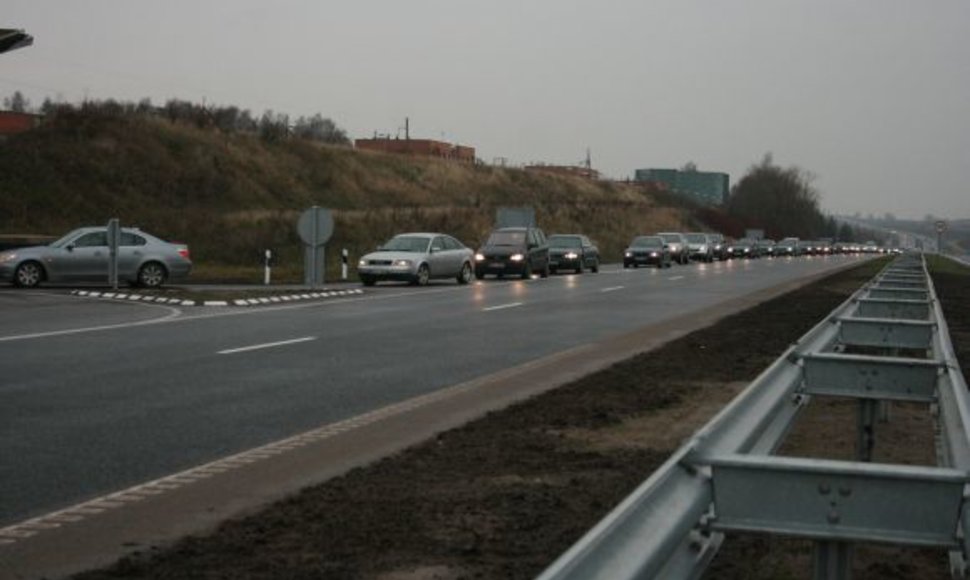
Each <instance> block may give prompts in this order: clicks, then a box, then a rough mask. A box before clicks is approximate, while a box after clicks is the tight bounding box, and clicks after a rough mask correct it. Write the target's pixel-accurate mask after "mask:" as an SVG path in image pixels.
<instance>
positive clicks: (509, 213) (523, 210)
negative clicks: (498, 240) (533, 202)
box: [495, 207, 536, 228]
mask: <svg viewBox="0 0 970 580" xmlns="http://www.w3.org/2000/svg"><path fill="white" fill-rule="evenodd" d="M495 225H496V226H497V227H500V228H509V227H531V226H535V225H536V211H535V209H533V208H531V207H500V208H498V209H497V210H495Z"/></svg>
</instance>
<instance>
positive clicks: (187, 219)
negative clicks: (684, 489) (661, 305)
mask: <svg viewBox="0 0 970 580" xmlns="http://www.w3.org/2000/svg"><path fill="white" fill-rule="evenodd" d="M311 205H319V206H322V207H329V208H332V209H333V210H335V211H334V217H335V222H336V227H335V232H334V237H333V238H332V240H331V242H330V244H328V254H330V255H331V256H332V257H336V256H337V255H338V252H339V250H340V248H348V249H349V250H350V253H351V256H358V255H360V254H361V253H363V252H366V251H369V250H370V249H372V248H373V247H375V246H376V245H377V244H379V243H380V242H381V241H382V240H384V239H386V238H387V237H388V236H390V235H392V234H393V233H395V232H399V231H409V230H410V231H413V230H433V231H445V232H449V233H452V234H454V235H455V236H457V237H458V238H460V239H462V240H463V241H464V242H465V243H466V244H468V245H470V246H475V245H477V244H478V243H479V242H480V241H481V240H482V238H483V237H484V236H485V235H486V234H487V232H488V230H489V228H490V227H491V225H492V221H493V217H494V215H495V208H496V207H499V206H504V205H517V206H518V205H531V206H533V207H535V208H536V213H537V217H538V221H539V223H540V225H541V226H542V227H544V228H545V229H546V231H547V232H554V231H583V232H585V233H587V234H589V235H591V236H592V237H593V238H594V239H596V240H598V242H599V243H600V245H601V246H602V249H603V251H604V252H605V254H606V255H607V257H608V258H610V259H614V260H615V259H618V257H619V252H620V251H622V248H623V247H624V246H625V245H626V243H627V242H628V241H629V239H630V238H631V237H632V236H634V235H636V234H640V233H646V232H651V231H656V230H658V229H683V228H685V227H687V226H688V225H689V224H688V223H687V222H689V217H688V216H689V210H688V209H685V208H678V207H670V206H669V205H668V206H666V207H665V206H664V205H663V204H662V203H661V202H658V200H657V198H656V197H654V196H653V195H651V194H650V193H648V192H645V191H643V190H642V189H639V188H636V187H633V186H626V185H622V184H613V183H607V182H590V181H586V180H583V179H578V178H571V177H560V176H553V175H545V174H537V173H532V172H526V171H523V170H519V169H504V168H494V167H487V166H467V165H461V164H457V163H453V162H447V161H441V160H436V159H420V158H408V157H402V156H394V155H383V154H375V153H369V152H361V151H355V150H353V149H349V148H343V147H332V146H326V145H320V144H316V143H311V142H307V141H302V140H298V139H290V140H286V141H283V142H279V143H267V142H264V141H262V140H260V139H259V138H258V137H256V136H255V135H250V134H226V133H223V132H221V131H219V130H216V129H212V128H199V127H196V126H193V125H190V124H185V123H173V122H170V121H168V120H165V119H161V118H157V117H149V116H111V115H95V114H90V113H87V114H73V115H62V116H59V117H57V118H56V119H53V120H51V121H50V122H49V123H47V124H46V125H44V126H43V127H41V128H39V129H36V130H34V131H32V132H29V133H24V134H21V135H18V136H16V137H14V138H11V139H10V140H8V141H7V142H6V143H3V144H0V233H28V232H29V233H43V234H55V235H56V234H59V233H63V232H64V231H66V230H68V229H70V228H73V227H77V226H80V225H90V224H101V223H105V222H107V220H108V219H109V218H112V217H118V218H120V219H121V221H122V223H123V224H125V225H137V226H139V227H142V228H144V229H146V230H148V231H151V232H153V233H156V234H158V235H160V236H162V237H164V238H167V239H173V240H180V241H183V242H186V243H188V244H190V246H191V248H192V252H193V258H194V260H195V262H196V264H197V266H198V270H199V271H200V273H201V274H202V275H203V277H213V276H215V277H219V276H226V275H227V274H226V271H227V270H226V268H225V267H226V266H235V267H242V269H243V270H246V269H249V268H257V267H258V266H259V264H260V260H261V256H262V254H263V250H264V249H266V248H272V249H273V250H274V251H275V252H276V254H277V255H278V256H279V257H280V260H281V262H280V265H282V266H284V269H288V270H290V271H291V272H290V274H291V275H295V273H296V272H298V271H299V270H300V268H302V259H301V257H300V256H301V248H300V242H299V240H298V238H297V236H296V232H295V223H296V218H297V216H298V215H299V213H300V212H301V211H302V210H304V209H305V208H307V207H310V206H311ZM330 262H332V263H333V262H336V260H335V259H331V260H330ZM333 265H334V266H335V265H336V264H333ZM217 272H221V274H217Z"/></svg>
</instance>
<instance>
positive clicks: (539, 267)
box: [475, 227, 549, 280]
mask: <svg viewBox="0 0 970 580" xmlns="http://www.w3.org/2000/svg"><path fill="white" fill-rule="evenodd" d="M487 274H493V275H495V276H497V277H502V276H506V275H513V276H520V277H521V278H523V279H526V278H529V277H530V276H532V274H539V275H540V276H542V277H543V278H545V277H546V276H548V275H549V243H548V242H547V241H546V234H544V233H543V232H542V230H540V229H539V228H537V227H514V228H499V229H497V230H494V231H493V232H492V233H491V234H490V235H489V236H488V239H487V240H486V241H485V244H483V245H482V247H481V249H479V250H478V252H477V253H476V254H475V277H476V278H478V279H479V280H481V279H482V278H484V277H485V276H486V275H487Z"/></svg>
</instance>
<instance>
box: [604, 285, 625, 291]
mask: <svg viewBox="0 0 970 580" xmlns="http://www.w3.org/2000/svg"><path fill="white" fill-rule="evenodd" d="M623 288H624V286H612V287H610V288H603V289H602V290H600V292H614V291H616V290H623Z"/></svg>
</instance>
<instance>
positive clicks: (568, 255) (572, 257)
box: [563, 252, 579, 260]
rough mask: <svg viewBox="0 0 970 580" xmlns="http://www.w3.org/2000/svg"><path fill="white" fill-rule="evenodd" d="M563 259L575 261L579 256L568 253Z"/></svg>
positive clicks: (574, 253)
mask: <svg viewBox="0 0 970 580" xmlns="http://www.w3.org/2000/svg"><path fill="white" fill-rule="evenodd" d="M563 257H564V258H566V259H567V260H575V259H576V258H578V257H579V254H577V253H576V252H566V255H565V256H563Z"/></svg>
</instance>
